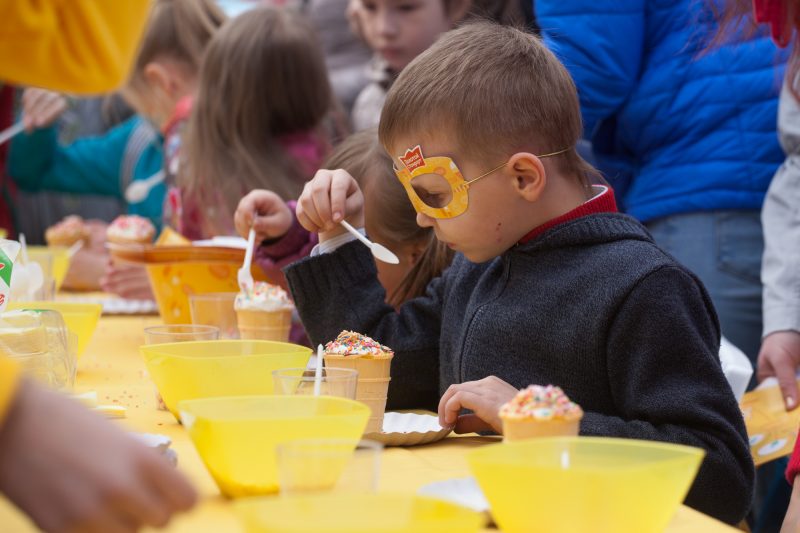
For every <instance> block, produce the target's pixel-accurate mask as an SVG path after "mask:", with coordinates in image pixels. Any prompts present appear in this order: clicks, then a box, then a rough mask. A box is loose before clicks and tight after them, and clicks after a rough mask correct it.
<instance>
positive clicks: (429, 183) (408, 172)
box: [394, 145, 569, 218]
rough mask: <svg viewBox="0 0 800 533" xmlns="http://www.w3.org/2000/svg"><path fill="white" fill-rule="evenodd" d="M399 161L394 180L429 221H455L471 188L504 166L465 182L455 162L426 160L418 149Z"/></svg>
mask: <svg viewBox="0 0 800 533" xmlns="http://www.w3.org/2000/svg"><path fill="white" fill-rule="evenodd" d="M567 150H569V148H565V149H564V150H559V151H558V152H552V153H550V154H544V155H539V156H536V157H540V158H542V157H550V156H554V155H558V154H563V153H564V152H566V151H567ZM398 159H400V161H401V162H402V163H403V166H402V167H401V168H397V167H396V166H395V168H394V172H395V174H396V175H397V179H399V180H400V183H402V184H403V187H404V188H405V190H406V193H407V194H408V198H409V199H410V200H411V204H412V205H413V206H414V209H416V211H417V212H418V213H422V214H424V215H427V216H429V217H431V218H454V217H457V216H458V215H460V214H462V213H463V212H464V211H466V210H467V207H468V205H469V187H470V185H471V184H473V183H475V182H476V181H478V180H479V179H481V178H485V177H486V176H488V175H489V174H492V173H493V172H496V171H498V170H500V169H501V168H503V167H504V166H505V165H506V163H507V162H506V163H503V164H502V165H500V166H498V167H495V168H493V169H492V170H490V171H488V172H486V173H484V174H481V175H480V176H478V177H477V178H473V179H471V180H469V181H467V180H465V179H464V176H463V175H462V174H461V171H460V170H459V169H458V166H456V163H455V161H453V160H452V159H451V158H449V157H428V158H426V157H424V156H423V155H422V148H421V147H420V146H419V145H417V146H416V147H414V148H413V149H409V150H407V151H406V153H405V155H403V156H400V157H399V158H398Z"/></svg>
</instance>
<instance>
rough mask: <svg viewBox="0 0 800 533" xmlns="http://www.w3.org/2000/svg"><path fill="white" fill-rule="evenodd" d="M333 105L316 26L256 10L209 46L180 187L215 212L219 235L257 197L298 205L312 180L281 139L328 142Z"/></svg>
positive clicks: (295, 16) (280, 12)
mask: <svg viewBox="0 0 800 533" xmlns="http://www.w3.org/2000/svg"><path fill="white" fill-rule="evenodd" d="M331 103H332V93H331V89H330V85H329V82H328V73H327V70H326V68H325V62H324V59H323V56H322V51H321V49H320V46H319V43H318V42H317V39H316V37H315V34H314V30H313V28H312V26H311V25H310V23H309V22H308V21H307V20H306V19H305V18H304V17H303V16H302V15H301V14H299V13H296V12H294V11H291V10H288V9H276V8H269V7H263V8H258V9H254V10H252V11H248V12H247V13H246V14H245V15H243V16H239V17H237V18H235V19H233V20H231V21H230V22H229V23H227V24H226V25H225V26H224V27H223V28H222V29H221V30H220V31H219V32H218V33H217V35H216V36H215V37H214V39H213V40H212V41H211V43H210V44H209V46H208V50H207V51H206V57H205V61H204V63H203V67H202V69H201V72H200V82H199V91H198V95H197V98H196V100H195V104H194V108H193V110H192V116H191V117H190V119H189V123H188V124H187V127H186V133H185V136H184V146H183V148H182V155H183V161H182V164H181V172H180V174H179V176H178V184H179V185H180V186H182V187H184V188H185V190H186V191H187V193H188V194H190V195H192V196H194V197H195V198H196V199H197V200H198V203H199V205H201V206H206V207H207V208H211V209H213V212H208V213H207V215H208V217H211V220H208V222H209V223H210V226H211V227H212V228H217V229H220V228H222V229H227V228H228V227H229V226H230V225H231V224H230V219H231V218H232V216H233V212H234V211H235V209H236V205H237V204H238V202H239V199H240V198H241V197H242V195H243V194H245V193H246V192H248V191H250V190H253V189H268V190H271V191H273V192H275V193H277V194H278V195H280V196H281V197H282V198H284V199H285V200H289V199H293V198H297V196H298V195H299V194H300V192H301V191H302V188H303V184H304V182H305V181H306V180H308V179H309V178H311V176H309V175H305V173H304V171H303V169H302V168H300V165H299V164H298V163H297V162H296V161H295V160H293V159H292V158H291V157H290V156H289V155H288V154H287V153H286V151H285V149H284V148H283V147H282V145H281V137H282V136H285V135H290V134H293V133H308V132H314V134H315V135H322V133H321V131H319V130H321V128H320V124H321V122H322V121H323V119H324V118H325V116H326V113H327V112H328V110H329V109H330V108H331ZM208 217H207V218H208Z"/></svg>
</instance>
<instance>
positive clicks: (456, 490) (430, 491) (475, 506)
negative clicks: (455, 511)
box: [418, 477, 489, 513]
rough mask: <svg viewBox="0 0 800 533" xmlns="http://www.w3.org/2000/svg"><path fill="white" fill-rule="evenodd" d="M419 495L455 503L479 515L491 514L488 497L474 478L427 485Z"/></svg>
mask: <svg viewBox="0 0 800 533" xmlns="http://www.w3.org/2000/svg"><path fill="white" fill-rule="evenodd" d="M418 493H419V495H420V496H430V497H431V498H436V499H438V500H444V501H447V502H451V503H455V504H457V505H461V506H462V507H466V508H468V509H472V510H473V511H477V512H479V513H488V512H489V502H488V501H486V497H485V496H484V495H483V491H481V488H480V487H479V486H478V482H477V481H475V478H474V477H462V478H457V479H446V480H444V481H436V482H434V483H429V484H427V485H425V486H424V487H422V488H421V489H419V491H418Z"/></svg>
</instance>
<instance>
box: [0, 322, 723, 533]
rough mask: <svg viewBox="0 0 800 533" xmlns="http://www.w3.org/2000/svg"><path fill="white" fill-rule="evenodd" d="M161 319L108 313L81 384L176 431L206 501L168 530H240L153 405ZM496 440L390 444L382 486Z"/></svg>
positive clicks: (4, 510)
mask: <svg viewBox="0 0 800 533" xmlns="http://www.w3.org/2000/svg"><path fill="white" fill-rule="evenodd" d="M159 323H160V321H159V320H158V319H156V318H154V317H146V318H145V317H103V318H102V319H101V320H100V324H99V326H98V328H97V331H96V333H95V335H94V338H93V339H92V341H91V343H90V344H89V347H88V349H87V353H86V355H84V357H83V359H81V361H80V364H79V372H78V380H77V383H76V391H77V392H84V391H88V390H95V391H97V393H98V398H99V401H100V403H101V404H119V405H124V406H125V407H127V409H128V412H127V418H126V419H125V420H122V421H120V422H119V423H121V424H122V425H123V426H124V427H126V428H128V429H131V430H134V431H141V432H148V433H161V434H165V435H168V436H169V437H170V438H171V439H172V447H173V449H174V450H175V451H176V452H177V453H178V467H179V468H180V469H181V470H182V471H183V472H184V473H185V474H186V475H188V476H189V477H190V478H191V479H192V481H193V482H194V483H195V485H196V486H197V488H198V490H199V492H200V493H201V495H202V502H201V504H200V505H199V506H198V507H197V508H196V509H195V510H194V511H192V512H191V513H189V514H187V515H184V516H181V517H179V518H178V519H176V520H174V521H173V522H172V524H171V525H170V527H169V529H168V530H169V531H174V532H187V533H188V532H192V533H202V532H205V531H208V532H214V533H220V532H239V531H241V528H240V527H239V525H238V523H237V520H236V517H235V516H234V514H233V511H232V509H231V506H230V504H229V503H228V502H227V501H226V500H225V499H223V498H222V497H221V496H220V495H219V491H218V490H217V488H216V485H214V482H213V480H212V479H211V477H210V476H209V474H208V472H207V471H206V469H205V467H204V466H203V463H202V462H201V460H200V457H199V456H198V455H197V453H196V452H195V450H194V447H193V446H192V443H191V441H190V440H189V437H188V435H187V434H186V432H184V430H183V428H182V427H181V426H180V425H179V424H177V423H176V422H175V419H174V418H173V417H172V415H171V414H169V413H168V412H166V411H157V410H156V408H155V390H154V387H153V385H152V383H151V382H150V380H149V379H148V378H147V377H146V376H145V373H144V363H143V362H142V359H141V357H140V355H139V352H138V346H139V345H141V344H142V343H143V342H144V339H143V333H142V330H143V329H144V328H145V327H146V326H149V325H155V324H159ZM495 440H496V439H494V438H492V437H478V436H467V437H455V436H452V437H449V438H447V439H445V440H444V441H442V442H439V443H436V444H432V445H428V446H421V447H416V448H389V449H386V450H385V452H384V454H383V457H382V469H381V489H391V490H395V491H408V492H415V491H416V490H418V489H419V488H420V487H421V486H423V485H425V484H427V483H430V482H433V481H439V480H444V479H449V478H456V477H466V476H468V475H470V472H469V468H468V466H467V462H466V459H465V453H466V452H467V451H468V450H470V449H471V448H474V447H476V446H480V445H482V444H486V443H487V442H493V441H495ZM0 530H2V531H3V532H16V531H24V532H27V531H31V530H33V527H32V526H31V524H30V522H29V521H28V520H27V519H26V518H24V517H23V516H22V515H21V514H20V513H19V512H17V511H16V510H15V509H14V508H13V507H12V506H11V505H10V504H9V503H8V502H7V501H5V500H2V499H1V498H0ZM667 531H668V532H670V533H689V532H698V533H701V532H702V533H715V532H719V533H724V532H731V531H735V530H734V529H732V528H730V527H728V526H726V525H724V524H722V523H720V522H718V521H716V520H713V519H711V518H709V517H707V516H705V515H703V514H700V513H698V512H696V511H694V510H692V509H689V508H688V507H681V508H680V510H679V511H678V513H677V514H676V516H675V518H674V519H673V521H672V523H671V524H670V527H669V528H668V529H667Z"/></svg>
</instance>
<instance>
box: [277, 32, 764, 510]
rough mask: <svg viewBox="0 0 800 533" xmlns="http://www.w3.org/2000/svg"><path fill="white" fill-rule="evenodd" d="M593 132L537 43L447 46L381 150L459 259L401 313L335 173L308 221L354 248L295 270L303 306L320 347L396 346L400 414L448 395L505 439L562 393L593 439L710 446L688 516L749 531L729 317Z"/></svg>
mask: <svg viewBox="0 0 800 533" xmlns="http://www.w3.org/2000/svg"><path fill="white" fill-rule="evenodd" d="M581 134H582V125H581V120H580V110H579V106H578V99H577V94H576V91H575V87H574V84H573V83H572V80H571V79H570V77H569V74H568V73H567V72H566V70H565V69H564V67H563V65H561V64H560V63H559V62H558V60H557V59H556V58H555V56H554V55H553V54H552V53H550V52H549V51H548V50H546V48H545V47H544V46H543V45H542V44H541V43H540V42H539V41H538V40H537V39H536V38H534V37H533V36H530V35H527V34H525V33H523V32H520V31H519V30H515V29H512V28H504V27H499V26H496V25H492V24H488V23H478V24H474V25H468V26H465V27H463V28H460V29H457V30H454V31H453V32H450V33H448V34H447V35H445V36H443V37H442V38H441V39H440V40H439V41H438V42H437V43H436V44H434V45H433V47H431V48H430V49H429V50H428V51H426V52H425V53H423V54H422V55H420V56H419V57H418V58H417V59H415V60H414V61H413V62H412V63H411V64H410V65H409V66H408V67H407V68H406V69H405V70H404V71H403V73H402V74H401V75H400V77H399V78H398V79H397V81H396V83H395V85H394V86H393V87H392V89H391V90H390V92H389V95H388V97H387V101H386V106H385V108H384V111H383V115H382V118H381V126H380V138H381V142H382V144H383V146H384V147H385V148H386V150H387V152H389V154H390V155H391V156H392V157H393V159H394V162H395V166H396V169H397V177H398V179H399V180H400V182H401V183H402V184H403V185H404V187H405V189H406V192H407V194H408V196H409V198H410V200H411V202H412V204H413V205H414V207H415V209H416V210H417V212H418V215H417V222H418V224H420V225H422V226H430V227H432V228H433V229H434V231H435V233H436V235H437V238H438V239H439V240H440V241H443V242H446V243H448V244H449V245H450V246H451V247H452V248H454V249H455V250H456V251H457V252H459V254H457V256H456V258H455V260H454V262H453V265H452V266H451V267H450V269H449V270H447V271H446V272H445V273H444V274H443V275H442V277H441V278H438V279H436V280H434V281H433V282H432V283H431V284H430V285H429V286H428V292H427V294H426V295H425V296H423V297H420V298H416V299H414V300H411V301H409V302H406V303H405V304H404V305H403V306H402V307H400V309H399V310H398V311H395V310H394V309H392V308H391V307H389V306H387V305H386V304H385V303H383V300H384V294H383V291H382V289H381V287H380V285H379V284H378V281H377V279H376V275H375V267H374V263H373V262H372V260H371V258H370V255H369V251H368V250H367V249H366V248H365V247H364V246H363V245H362V244H360V243H358V242H346V241H347V238H346V237H343V236H342V235H343V230H342V229H341V228H340V226H339V222H340V221H341V220H344V219H347V220H348V221H349V222H350V223H351V224H353V225H354V226H363V222H364V215H363V196H362V194H361V192H360V190H359V188H358V186H357V184H356V182H355V180H353V178H352V177H351V176H349V174H347V173H346V172H344V171H341V170H334V171H320V172H318V173H317V175H316V176H315V178H314V179H313V180H312V181H311V182H309V183H308V184H307V185H306V188H305V190H304V192H303V195H302V196H301V198H300V200H299V202H298V207H297V215H298V219H299V220H300V222H301V223H302V224H303V226H304V227H305V228H306V229H308V230H309V231H315V232H319V236H320V241H321V242H325V241H331V240H332V239H337V244H339V247H338V248H336V249H335V250H333V251H329V252H328V253H325V254H317V255H316V256H315V255H314V254H313V253H312V257H310V258H308V259H305V260H302V261H300V262H298V263H295V264H294V265H292V266H290V267H289V268H288V269H287V270H286V276H287V280H288V282H289V286H290V288H291V289H292V293H293V295H294V300H295V303H296V305H297V309H298V311H299V313H300V316H301V318H302V321H303V324H304V325H305V327H306V330H307V332H308V334H309V337H310V338H311V340H312V341H313V342H314V343H319V342H323V341H325V340H329V339H331V338H334V337H335V336H336V334H337V333H338V332H339V331H340V330H342V329H354V330H357V331H360V332H362V333H364V334H367V335H370V336H371V337H373V338H377V339H380V340H381V342H383V343H386V344H387V345H389V346H392V347H393V348H394V349H395V353H396V356H395V359H394V361H393V363H392V382H391V386H390V390H389V407H390V408H395V409H396V408H404V407H424V406H432V405H436V402H437V398H439V397H441V399H440V400H439V401H438V409H439V417H440V421H441V423H442V424H443V425H449V426H455V429H456V431H457V432H470V431H487V430H494V431H498V432H499V431H501V424H500V419H499V416H498V411H499V409H500V406H501V405H502V404H503V403H505V402H506V401H507V400H509V399H510V398H512V397H513V396H514V395H515V394H516V392H517V390H518V389H521V388H523V387H526V386H527V385H529V384H531V383H535V384H542V385H545V384H548V383H552V384H555V385H559V386H561V387H562V388H563V389H564V391H565V392H566V393H567V395H568V396H569V397H570V398H572V399H573V400H574V401H575V402H577V403H578V404H580V405H581V406H582V407H583V409H584V411H585V415H584V418H583V420H582V422H581V426H580V433H581V434H582V435H594V436H606V437H624V438H637V439H647V440H656V441H664V442H673V443H681V444H687V445H692V446H697V447H700V448H703V449H704V450H705V451H706V458H705V460H704V462H703V465H702V466H701V468H700V471H699V474H698V476H697V479H696V481H695V483H694V485H693V487H692V489H691V490H690V492H689V494H688V497H687V500H686V503H687V504H688V505H691V506H693V507H696V508H697V509H699V510H701V511H703V512H705V513H707V514H710V515H712V516H715V517H717V518H719V519H721V520H724V521H726V522H729V523H736V522H738V521H739V520H741V518H742V517H743V516H744V515H745V514H746V512H747V510H748V508H749V505H750V497H751V495H752V488H753V464H752V459H751V457H750V452H749V449H748V446H747V436H746V432H745V428H744V423H743V420H742V415H741V412H740V411H739V409H738V406H737V404H736V400H735V399H734V397H733V394H732V393H731V390H730V387H729V386H728V384H727V383H726V381H725V377H724V376H723V373H722V370H721V367H720V362H719V358H718V355H717V353H718V350H719V338H720V333H719V324H718V321H717V318H716V314H715V312H714V309H713V306H712V304H711V301H710V299H709V297H708V294H707V293H706V291H705V289H704V288H703V286H702V284H701V283H700V282H699V281H698V280H697V278H696V277H695V276H694V275H693V274H692V273H691V272H689V271H687V270H686V269H685V268H684V267H682V266H681V265H679V264H678V263H676V262H675V261H674V260H673V259H672V258H671V257H670V256H668V255H667V254H666V253H664V252H663V251H661V250H660V249H659V248H658V247H657V246H656V245H655V244H654V243H653V241H652V239H651V238H650V236H649V234H648V233H647V231H646V230H645V229H644V228H643V227H642V226H641V225H640V224H639V223H638V222H636V221H635V220H633V219H632V218H630V217H627V216H625V215H621V214H619V213H617V212H616V205H615V202H614V198H613V192H612V191H611V190H610V189H608V188H607V187H604V186H596V185H592V183H591V182H592V176H593V175H594V172H593V169H591V167H590V166H589V165H588V164H586V163H585V162H584V161H583V160H582V159H581V158H580V156H579V155H578V154H577V152H576V151H575V149H574V146H575V143H576V142H577V140H578V139H579V138H580V136H581ZM343 241H344V242H346V243H344V244H343ZM327 248H329V249H330V248H333V246H328V247H327ZM462 409H469V410H470V411H472V413H471V414H464V415H461V416H459V413H460V412H461V411H462Z"/></svg>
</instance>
